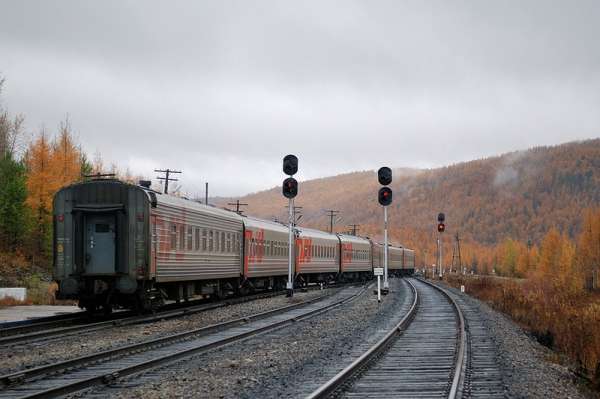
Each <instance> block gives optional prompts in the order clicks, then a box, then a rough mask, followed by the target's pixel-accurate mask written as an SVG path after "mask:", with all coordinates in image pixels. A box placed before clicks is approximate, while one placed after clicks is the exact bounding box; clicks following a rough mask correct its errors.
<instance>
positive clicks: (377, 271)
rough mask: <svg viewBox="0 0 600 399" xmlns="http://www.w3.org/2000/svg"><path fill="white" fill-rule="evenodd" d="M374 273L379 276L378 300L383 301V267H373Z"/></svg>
mask: <svg viewBox="0 0 600 399" xmlns="http://www.w3.org/2000/svg"><path fill="white" fill-rule="evenodd" d="M373 274H374V275H376V276H377V302H381V276H382V275H383V268H382V267H375V268H373Z"/></svg>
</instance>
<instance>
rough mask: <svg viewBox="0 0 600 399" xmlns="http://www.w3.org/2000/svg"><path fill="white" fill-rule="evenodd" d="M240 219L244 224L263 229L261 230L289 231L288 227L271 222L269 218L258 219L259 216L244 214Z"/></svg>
mask: <svg viewBox="0 0 600 399" xmlns="http://www.w3.org/2000/svg"><path fill="white" fill-rule="evenodd" d="M242 221H243V222H244V225H245V226H246V227H253V228H258V229H263V230H271V231H277V232H281V233H288V232H289V228H288V227H287V226H285V225H283V224H281V223H278V222H272V221H270V220H264V219H259V218H255V217H253V216H244V217H243V218H242Z"/></svg>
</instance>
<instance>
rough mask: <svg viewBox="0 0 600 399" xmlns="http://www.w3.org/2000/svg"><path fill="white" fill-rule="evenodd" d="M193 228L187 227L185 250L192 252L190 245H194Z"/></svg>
mask: <svg viewBox="0 0 600 399" xmlns="http://www.w3.org/2000/svg"><path fill="white" fill-rule="evenodd" d="M193 238H194V228H193V227H192V226H187V229H186V249H187V250H188V251H191V250H192V244H193V243H194V240H193Z"/></svg>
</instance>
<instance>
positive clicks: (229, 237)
mask: <svg viewBox="0 0 600 399" xmlns="http://www.w3.org/2000/svg"><path fill="white" fill-rule="evenodd" d="M227 252H229V253H231V233H227Z"/></svg>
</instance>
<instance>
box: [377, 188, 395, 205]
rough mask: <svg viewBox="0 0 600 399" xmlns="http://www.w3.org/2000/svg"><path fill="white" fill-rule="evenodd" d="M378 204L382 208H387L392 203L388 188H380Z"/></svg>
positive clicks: (390, 191)
mask: <svg viewBox="0 0 600 399" xmlns="http://www.w3.org/2000/svg"><path fill="white" fill-rule="evenodd" d="M377 199H378V200H379V203H380V204H381V205H383V206H388V205H390V204H391V203H392V189H391V188H389V187H381V188H380V189H379V193H378V194H377Z"/></svg>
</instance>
